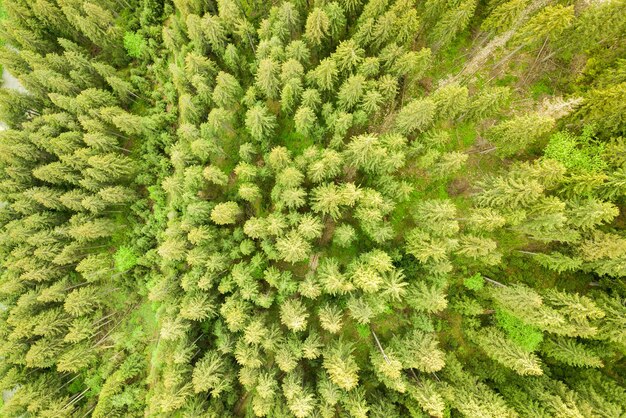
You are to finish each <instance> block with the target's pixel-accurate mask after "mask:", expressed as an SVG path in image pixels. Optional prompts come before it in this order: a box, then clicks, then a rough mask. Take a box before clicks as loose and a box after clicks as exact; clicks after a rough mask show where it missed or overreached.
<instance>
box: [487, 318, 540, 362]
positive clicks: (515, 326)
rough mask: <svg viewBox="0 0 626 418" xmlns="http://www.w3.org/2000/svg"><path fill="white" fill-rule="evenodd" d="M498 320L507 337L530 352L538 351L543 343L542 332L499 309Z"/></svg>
mask: <svg viewBox="0 0 626 418" xmlns="http://www.w3.org/2000/svg"><path fill="white" fill-rule="evenodd" d="M496 320H497V321H498V325H499V326H500V327H501V328H502V329H504V330H505V331H506V333H507V336H508V337H509V338H510V339H511V340H512V341H513V342H515V343H516V344H517V345H519V346H520V347H521V348H523V349H524V350H526V351H528V352H532V351H535V350H537V348H538V347H539V345H540V344H541V342H542V341H543V333H542V332H541V331H540V330H538V329H537V328H535V327H533V326H531V325H528V324H526V323H524V322H523V320H522V319H520V318H518V317H516V316H515V315H513V314H511V313H509V312H507V311H506V310H502V309H498V310H497V311H496Z"/></svg>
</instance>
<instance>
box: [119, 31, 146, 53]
mask: <svg viewBox="0 0 626 418" xmlns="http://www.w3.org/2000/svg"><path fill="white" fill-rule="evenodd" d="M147 47H148V46H147V44H146V40H145V39H144V37H143V36H141V34H139V33H136V32H126V33H125V34H124V48H125V49H126V53H127V54H128V56H129V57H131V58H141V57H142V56H143V55H144V54H145V52H146V48H147Z"/></svg>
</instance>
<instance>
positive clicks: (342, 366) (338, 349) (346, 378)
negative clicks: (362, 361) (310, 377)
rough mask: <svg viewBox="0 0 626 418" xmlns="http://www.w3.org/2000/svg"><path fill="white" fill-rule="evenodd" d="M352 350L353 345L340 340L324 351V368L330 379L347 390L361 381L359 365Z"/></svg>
mask: <svg viewBox="0 0 626 418" xmlns="http://www.w3.org/2000/svg"><path fill="white" fill-rule="evenodd" d="M352 350H353V348H352V346H350V345H349V344H348V343H345V342H343V341H341V340H339V341H337V342H335V343H334V344H333V345H332V346H330V347H328V348H327V349H326V351H325V352H324V353H323V357H324V362H323V365H324V369H325V370H326V372H327V373H328V375H329V376H330V380H331V381H332V382H333V383H334V384H336V385H337V386H339V387H340V388H341V389H344V390H346V391H349V390H352V389H354V388H355V387H356V386H357V384H358V382H359V376H358V371H359V367H358V365H357V363H356V361H355V360H354V357H353V356H352Z"/></svg>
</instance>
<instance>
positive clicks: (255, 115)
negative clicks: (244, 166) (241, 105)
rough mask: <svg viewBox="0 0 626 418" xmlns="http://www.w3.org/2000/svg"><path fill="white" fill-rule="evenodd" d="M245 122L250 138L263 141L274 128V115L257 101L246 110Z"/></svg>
mask: <svg viewBox="0 0 626 418" xmlns="http://www.w3.org/2000/svg"><path fill="white" fill-rule="evenodd" d="M245 124H246V129H247V130H248V132H249V133H250V135H252V138H254V139H255V140H257V141H259V142H263V141H266V140H267V139H268V137H269V136H270V134H271V133H272V132H273V131H274V129H275V128H276V117H275V116H274V115H272V114H271V113H269V111H268V109H267V107H266V106H264V105H262V104H260V103H257V104H256V105H254V107H252V108H250V109H249V110H248V111H247V112H246V120H245Z"/></svg>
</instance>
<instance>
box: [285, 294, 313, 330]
mask: <svg viewBox="0 0 626 418" xmlns="http://www.w3.org/2000/svg"><path fill="white" fill-rule="evenodd" d="M308 316H309V314H308V313H307V310H306V308H305V307H304V305H302V303H301V302H300V300H298V299H289V300H287V301H286V302H285V303H283V304H282V305H281V307H280V322H281V323H283V324H284V325H285V326H286V327H287V328H289V329H290V330H292V331H304V330H305V329H306V325H307V318H308Z"/></svg>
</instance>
